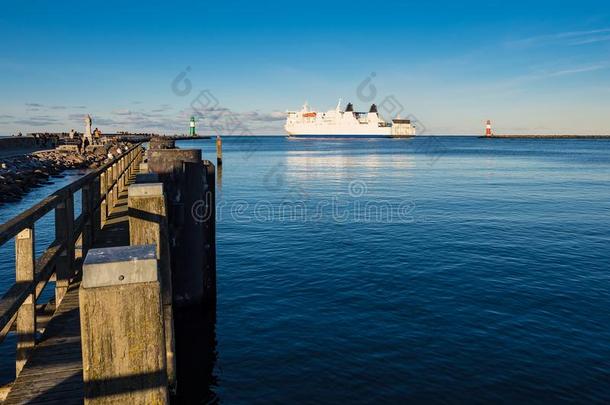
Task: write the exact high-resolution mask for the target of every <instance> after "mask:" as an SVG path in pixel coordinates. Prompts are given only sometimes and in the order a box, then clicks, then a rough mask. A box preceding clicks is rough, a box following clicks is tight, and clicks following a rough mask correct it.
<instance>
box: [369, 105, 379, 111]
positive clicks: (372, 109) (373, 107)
mask: <svg viewBox="0 0 610 405" xmlns="http://www.w3.org/2000/svg"><path fill="white" fill-rule="evenodd" d="M369 112H370V113H376V112H377V106H376V105H375V104H372V105H371V109H370V110H369Z"/></svg>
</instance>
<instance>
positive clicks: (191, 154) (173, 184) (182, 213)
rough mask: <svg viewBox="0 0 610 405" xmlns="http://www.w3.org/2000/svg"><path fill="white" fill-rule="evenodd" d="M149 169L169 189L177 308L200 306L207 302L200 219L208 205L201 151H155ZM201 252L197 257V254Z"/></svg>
mask: <svg viewBox="0 0 610 405" xmlns="http://www.w3.org/2000/svg"><path fill="white" fill-rule="evenodd" d="M148 152H149V154H148V167H149V170H150V171H151V172H152V173H157V174H158V175H159V179H160V180H161V181H162V182H163V184H164V186H165V189H164V190H165V193H166V196H167V203H168V205H169V208H170V210H169V233H170V238H171V240H172V242H173V243H172V254H171V268H172V289H173V294H174V301H173V304H174V307H183V306H190V305H200V304H201V302H202V300H203V290H204V281H203V255H202V254H200V253H199V252H202V250H203V247H204V235H203V224H202V221H200V220H198V219H197V218H196V216H197V212H198V208H200V207H201V206H202V205H204V204H205V201H204V200H205V193H204V178H203V171H204V170H203V163H202V160H201V150H199V149H165V150H163V149H161V150H159V149H155V150H153V149H151V150H149V151H148ZM195 252H197V254H193V253H195Z"/></svg>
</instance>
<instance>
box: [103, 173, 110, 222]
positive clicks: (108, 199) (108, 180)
mask: <svg viewBox="0 0 610 405" xmlns="http://www.w3.org/2000/svg"><path fill="white" fill-rule="evenodd" d="M105 177H106V184H105V186H104V188H105V189H106V214H105V215H104V223H105V222H106V221H107V220H108V215H109V214H110V211H111V210H112V189H111V187H110V185H111V184H112V166H110V167H109V168H108V170H106V176H105Z"/></svg>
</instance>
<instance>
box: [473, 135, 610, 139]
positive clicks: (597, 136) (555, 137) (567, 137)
mask: <svg viewBox="0 0 610 405" xmlns="http://www.w3.org/2000/svg"><path fill="white" fill-rule="evenodd" d="M479 138H483V139H608V140H610V135H492V136H479Z"/></svg>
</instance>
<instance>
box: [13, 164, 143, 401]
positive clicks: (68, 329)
mask: <svg viewBox="0 0 610 405" xmlns="http://www.w3.org/2000/svg"><path fill="white" fill-rule="evenodd" d="M134 180H135V174H134V175H132V176H131V178H130V179H129V184H131V183H133V181H134ZM128 245H129V218H128V216H127V190H124V191H123V192H122V193H120V194H119V199H118V201H117V203H116V205H115V207H114V209H113V210H112V211H111V213H110V216H109V218H108V220H107V222H106V224H105V225H104V227H103V228H102V229H101V231H100V232H99V233H98V235H97V236H96V240H95V242H94V244H93V247H94V248H100V247H113V246H128ZM79 266H80V264H79ZM80 273H81V272H80V270H79V272H78V274H79V275H80ZM79 285H80V282H79V280H78V279H77V280H75V281H74V282H73V284H72V285H71V286H70V288H69V290H68V293H67V294H66V296H65V297H64V299H63V300H62V302H61V304H60V305H59V308H58V309H57V311H56V312H55V315H54V316H53V317H52V318H51V320H50V321H49V323H48V325H47V327H46V329H45V331H44V333H43V335H42V338H41V341H40V343H39V344H38V345H37V346H36V349H35V350H34V352H33V354H32V356H31V357H30V359H29V360H28V361H27V363H26V365H25V367H24V368H23V370H22V371H21V373H20V374H19V377H17V379H16V380H15V382H14V384H13V386H12V388H11V390H10V392H9V394H8V396H7V398H6V400H5V402H4V403H3V404H61V405H71V404H82V403H83V366H82V358H81V332H80V313H79V305H78V304H79V303H78V288H79Z"/></svg>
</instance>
